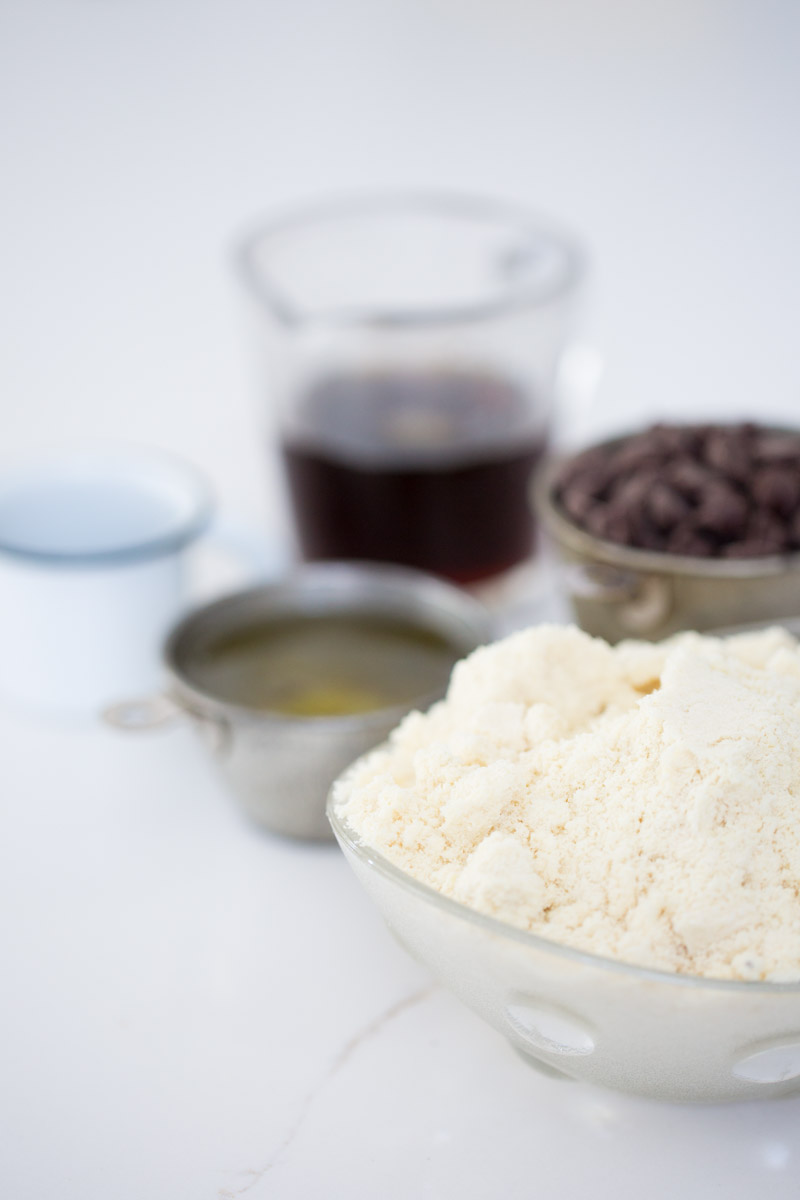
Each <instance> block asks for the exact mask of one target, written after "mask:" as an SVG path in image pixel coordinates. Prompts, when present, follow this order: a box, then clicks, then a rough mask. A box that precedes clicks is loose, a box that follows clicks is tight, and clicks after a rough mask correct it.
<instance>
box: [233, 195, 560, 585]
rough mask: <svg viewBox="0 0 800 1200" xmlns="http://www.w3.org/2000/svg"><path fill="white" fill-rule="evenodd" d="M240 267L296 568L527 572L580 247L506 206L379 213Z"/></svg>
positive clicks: (283, 240)
mask: <svg viewBox="0 0 800 1200" xmlns="http://www.w3.org/2000/svg"><path fill="white" fill-rule="evenodd" d="M240 265H241V268H242V271H243V275H244V278H245V281H246V283H247V285H248V287H249V290H250V292H251V294H252V295H253V297H254V298H255V300H256V302H257V313H258V317H259V335H260V340H261V343H262V349H263V362H264V378H265V391H266V394H267V402H268V408H269V411H270V415H271V418H272V436H271V442H272V445H273V446H277V448H278V451H279V454H280V457H281V459H282V463H283V472H284V477H285V480H286V483H287V487H288V494H289V499H290V507H291V512H292V516H293V520H294V525H295V533H296V539H297V543H298V548H299V551H300V554H301V555H302V557H304V558H305V559H309V560H318V559H336V558H338V559H371V560H378V561H388V562H395V563H400V564H403V565H406V566H412V567H417V568H420V569H422V570H426V571H429V572H433V573H435V574H438V575H440V576H444V577H446V578H448V579H450V580H452V581H455V582H457V583H460V584H474V583H479V582H482V581H485V580H491V579H495V578H497V577H499V576H501V575H503V574H504V573H505V572H506V571H508V570H509V569H510V568H512V567H515V566H517V565H518V564H519V563H521V562H523V561H525V560H526V559H527V558H528V557H529V556H530V555H531V553H532V551H533V549H534V541H535V529H534V517H533V513H532V508H531V504H530V495H529V493H530V483H531V477H532V474H533V472H534V470H535V467H536V465H537V463H538V462H539V460H540V458H541V456H542V453H543V450H544V447H545V445H546V442H547V438H548V432H549V427H550V422H551V417H552V413H553V406H554V393H555V382H556V377H557V373H558V369H559V364H560V361H561V357H562V353H563V351H564V349H565V347H566V345H567V342H568V339H569V336H570V332H571V326H572V318H573V316H574V312H575V301H576V298H577V296H578V292H579V285H580V282H581V280H582V277H583V263H582V256H581V253H580V251H579V250H578V249H577V247H576V246H575V245H574V244H573V242H572V241H571V239H569V238H567V237H564V236H562V235H560V234H558V233H556V232H554V231H553V230H551V229H550V228H549V227H547V226H545V225H543V224H542V223H541V222H539V221H537V220H536V219H534V218H532V217H531V216H530V214H529V213H527V212H525V211H524V210H521V209H518V208H516V207H514V206H513V205H510V204H503V203H497V202H492V201H487V200H481V199H474V198H469V197H465V196H460V195H451V194H439V193H432V194H430V193H419V194H417V193H412V194H396V195H389V196H377V197H376V196H369V197H366V198H360V199H355V200H340V201H338V202H331V203H329V204H326V205H320V206H318V207H309V208H307V209H305V210H302V211H297V212H295V213H294V214H291V215H289V216H287V217H285V218H283V219H276V220H274V221H272V222H271V223H268V224H266V225H264V226H263V227H262V228H261V229H259V230H257V231H256V232H255V233H253V234H252V235H251V236H250V237H249V238H247V239H246V240H245V241H244V243H243V245H242V247H241V250H240Z"/></svg>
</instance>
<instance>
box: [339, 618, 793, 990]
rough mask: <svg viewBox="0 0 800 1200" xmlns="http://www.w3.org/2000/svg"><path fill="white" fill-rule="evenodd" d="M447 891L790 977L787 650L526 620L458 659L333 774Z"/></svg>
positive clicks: (348, 799) (754, 637)
mask: <svg viewBox="0 0 800 1200" xmlns="http://www.w3.org/2000/svg"><path fill="white" fill-rule="evenodd" d="M334 795H335V800H334V803H335V805H336V808H337V811H338V812H339V813H340V814H341V815H342V816H344V817H345V818H346V819H347V821H348V823H349V824H350V826H351V827H352V828H353V829H354V830H355V831H356V832H357V834H358V835H359V836H360V837H361V838H362V839H363V840H364V841H365V842H367V843H368V844H370V845H371V846H373V847H375V849H377V850H379V851H380V852H381V853H382V854H383V855H384V856H385V857H386V858H388V859H390V860H391V861H392V862H393V863H395V864H396V865H397V866H398V867H400V868H401V869H402V870H404V871H407V872H408V873H409V874H411V875H413V876H414V877H416V878H417V879H419V880H421V881H422V882H423V883H426V884H428V885H429V886H430V887H432V888H435V889H437V890H438V891H440V892H442V893H444V894H445V895H447V896H451V897H453V898H454V899H456V900H458V901H461V902H462V903H464V904H466V905H469V906H470V907H472V908H474V909H477V910H478V911H480V912H483V913H489V914H491V915H492V916H494V917H497V918H498V919H500V920H501V921H505V922H508V923H510V924H512V925H515V926H519V927H521V928H523V929H528V930H532V931H534V932H536V933H538V934H541V935H542V936H544V937H547V938H550V939H552V940H554V941H557V942H561V943H564V944H566V945H570V946H574V947H577V948H579V949H583V950H588V951H592V952H594V953H596V954H601V955H605V956H609V957H613V958H618V959H622V960H625V961H627V962H632V963H638V964H641V965H644V966H652V967H658V968H661V969H664V970H669V971H676V972H685V973H690V974H696V975H708V976H715V977H720V978H738V979H772V980H790V979H792V980H794V979H800V649H798V645H797V642H796V641H795V639H794V638H792V637H791V636H790V635H789V634H788V633H786V632H785V631H783V630H779V629H770V630H767V631H765V632H760V633H757V634H748V635H739V636H736V637H731V638H727V639H717V638H711V637H703V636H700V635H698V634H691V633H689V634H681V635H679V636H677V637H675V638H672V639H670V640H669V641H667V642H663V643H660V644H657V645H652V644H650V643H644V642H627V643H622V644H621V645H619V646H617V647H616V648H612V647H610V646H608V645H607V644H606V643H605V642H603V641H601V640H600V639H597V638H591V637H589V636H588V635H586V634H584V633H581V632H580V631H579V630H577V629H575V628H570V627H563V626H540V627H537V628H533V629H529V630H525V631H524V632H521V633H517V634H514V635H512V636H511V637H508V638H506V639H504V640H503V641H501V642H497V643H495V644H493V645H490V646H485V647H483V648H481V649H479V650H477V651H476V652H475V653H473V654H472V655H471V656H470V657H469V658H467V659H465V660H463V661H462V662H461V663H459V664H458V665H457V666H456V668H455V671H454V673H453V676H452V680H451V684H450V688H449V691H448V694H447V697H446V699H444V700H443V701H441V702H440V703H439V704H437V705H435V706H434V707H433V708H432V709H431V710H430V711H429V712H428V713H426V714H420V713H412V714H411V715H410V716H409V717H407V718H406V719H405V720H404V721H403V723H402V724H401V725H400V726H399V727H398V729H397V730H395V732H394V734H393V736H392V738H391V739H390V741H389V743H388V744H387V745H386V746H384V747H382V748H380V749H379V750H377V751H374V752H373V753H372V754H371V755H369V756H367V757H366V758H365V759H363V760H361V762H360V763H358V764H356V766H355V768H353V769H352V770H351V771H350V772H349V773H348V774H347V775H346V776H345V777H344V778H343V779H342V780H340V781H339V783H338V784H337V787H336V791H335V794H334Z"/></svg>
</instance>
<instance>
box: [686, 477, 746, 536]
mask: <svg viewBox="0 0 800 1200" xmlns="http://www.w3.org/2000/svg"><path fill="white" fill-rule="evenodd" d="M748 513H749V506H748V504H747V501H746V500H745V498H744V496H742V495H741V494H740V493H739V492H737V491H736V490H735V489H734V488H733V487H731V486H730V485H729V484H727V483H723V482H722V481H721V480H715V481H713V482H712V483H709V484H708V485H707V486H706V488H705V490H704V491H703V493H702V496H701V498H700V504H699V505H698V508H697V513H696V514H695V516H696V520H697V527H698V529H702V530H704V531H706V532H708V533H714V534H717V535H718V536H719V537H724V538H734V539H735V538H738V537H740V536H741V535H742V534H743V533H744V530H745V527H746V525H747V518H748Z"/></svg>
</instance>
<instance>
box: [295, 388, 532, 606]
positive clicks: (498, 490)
mask: <svg viewBox="0 0 800 1200" xmlns="http://www.w3.org/2000/svg"><path fill="white" fill-rule="evenodd" d="M530 413H531V404H530V401H529V400H528V398H527V397H526V396H525V395H524V393H523V392H522V390H521V389H520V388H519V387H517V386H516V385H515V384H513V383H512V382H510V381H508V380H505V379H503V378H502V377H500V376H494V375H490V374H488V373H486V374H480V373H472V372H466V371H464V372H460V371H449V370H448V371H440V372H433V371H431V372H425V373H423V372H393V373H392V372H385V373H384V372H382V373H380V374H378V373H374V374H369V373H365V374H360V375H359V374H355V373H353V374H351V375H348V374H342V375H335V376H330V377H328V378H326V379H323V380H322V381H321V382H320V383H318V384H317V385H316V386H315V387H313V388H312V389H311V390H310V391H309V392H308V393H307V395H306V396H305V397H303V399H302V401H301V403H300V405H299V406H298V419H297V425H296V428H295V429H294V430H293V431H292V432H291V433H290V434H287V435H286V437H285V438H284V442H283V454H284V459H285V464H286V471H287V475H288V481H289V489H290V493H291V497H292V502H293V507H294V511H295V517H296V521H297V526H298V533H299V539H300V548H301V551H302V553H303V555H304V557H306V558H308V559H332V558H345V559H347V558H349V559H372V560H378V561H386V562H395V563H402V564H404V565H406V566H412V567H418V568H420V569H422V570H426V571H432V572H434V573H436V574H438V575H443V576H446V577H447V578H449V579H452V580H454V581H455V582H457V583H473V582H477V581H478V580H481V579H487V578H490V577H491V576H494V575H499V574H501V573H502V572H503V571H506V570H508V569H509V568H510V567H513V566H515V565H516V564H517V563H520V562H522V561H523V560H524V559H525V558H527V557H528V555H529V554H530V553H531V551H532V550H533V543H534V519H533V513H532V508H531V499H530V482H531V477H532V474H533V470H534V468H535V466H536V464H537V462H538V460H539V458H540V457H541V454H542V451H543V435H542V432H541V430H540V429H539V428H536V429H533V430H532V429H531V417H530Z"/></svg>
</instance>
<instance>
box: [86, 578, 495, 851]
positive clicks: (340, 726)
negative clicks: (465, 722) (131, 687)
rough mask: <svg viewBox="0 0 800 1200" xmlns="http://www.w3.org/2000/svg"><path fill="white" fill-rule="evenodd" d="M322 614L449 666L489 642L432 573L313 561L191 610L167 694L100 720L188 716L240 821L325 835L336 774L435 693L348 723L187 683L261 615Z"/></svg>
mask: <svg viewBox="0 0 800 1200" xmlns="http://www.w3.org/2000/svg"><path fill="white" fill-rule="evenodd" d="M330 613H348V614H353V615H359V616H368V615H372V616H374V615H380V616H384V617H395V618H398V619H400V620H402V621H406V622H409V623H413V624H415V625H417V626H418V627H420V628H422V629H427V630H431V631H432V632H435V633H437V634H439V635H440V636H443V637H444V638H445V639H446V640H447V641H448V642H451V643H452V645H453V659H454V661H455V660H456V659H457V658H460V657H462V656H463V655H464V654H467V653H469V652H470V651H471V650H474V649H475V648H476V647H477V646H479V645H481V644H482V643H483V642H485V641H487V640H488V639H489V636H490V628H489V618H488V614H487V612H486V610H485V609H483V608H482V606H481V605H479V604H478V603H477V602H476V601H474V600H472V599H471V598H470V597H468V596H466V595H465V594H464V593H463V592H461V591H459V590H458V589H457V588H455V587H451V586H450V585H449V584H446V583H442V582H440V581H439V580H437V579H434V578H432V577H431V576H428V575H425V574H423V573H421V572H417V571H412V570H408V569H406V568H402V567H389V566H382V565H381V566H372V565H367V564H355V563H320V564H315V565H312V566H307V567H302V568H300V569H298V570H297V571H296V572H295V573H294V574H292V575H291V576H289V577H288V578H287V579H285V580H284V581H282V582H280V583H274V584H269V585H266V586H263V587H258V588H253V589H251V590H249V591H245V592H237V593H234V594H233V595H229V596H225V597H223V598H222V599H221V600H217V601H215V602H214V603H212V604H208V605H206V606H204V607H203V608H200V609H198V610H196V611H195V612H192V613H190V614H189V615H188V616H187V617H185V618H184V619H183V620H181V621H180V622H179V623H178V624H177V625H176V626H175V628H174V629H173V630H172V632H171V633H170V634H169V636H168V638H167V641H166V644H165V647H164V653H163V658H164V665H165V667H166V671H167V676H168V685H167V687H166V689H165V691H164V692H163V693H162V694H161V695H159V696H156V697H152V698H149V699H147V700H141V701H130V702H127V703H124V704H118V705H114V706H112V707H111V708H110V709H107V710H106V713H105V714H104V715H105V719H106V720H107V721H108V722H109V723H111V724H112V725H114V726H115V727H117V728H122V729H126V730H143V729H150V728H154V727H155V726H157V725H162V724H164V723H166V722H168V721H171V720H174V719H175V718H176V717H180V716H188V717H189V719H190V720H191V723H192V725H193V726H194V728H195V730H196V731H197V733H198V734H199V736H200V738H201V739H202V741H203V743H204V744H205V746H206V748H207V750H208V751H209V753H210V754H211V757H212V759H213V761H214V762H215V764H216V766H217V768H218V769H219V770H220V771H221V773H222V775H223V777H224V778H225V780H226V781H227V783H228V784H229V785H230V788H231V790H232V791H233V792H234V794H235V795H236V797H237V798H238V800H239V802H240V804H241V807H242V808H243V810H244V812H245V813H246V814H247V815H248V816H249V817H251V818H252V819H253V820H254V821H256V822H257V823H258V824H260V825H262V826H265V827H266V828H267V829H269V830H271V831H272V832H274V833H280V834H286V835H288V836H291V837H300V838H314V839H330V838H331V836H332V835H331V829H330V825H329V824H328V821H327V820H326V817H325V798H326V795H327V792H328V788H329V787H330V785H331V783H332V781H333V780H334V778H335V777H336V776H337V775H338V774H340V772H341V771H342V770H343V769H344V768H345V767H346V766H347V765H348V764H349V763H350V762H351V761H352V760H353V759H355V758H357V757H359V755H361V754H363V753H365V751H367V750H369V749H370V748H371V747H373V746H375V745H377V744H378V743H379V742H382V741H383V740H384V739H385V738H386V737H387V736H388V734H389V732H390V731H391V730H392V729H393V728H394V727H395V725H397V724H398V722H399V721H400V720H401V719H402V717H403V716H404V715H405V714H406V713H407V712H409V711H411V710H412V709H415V708H426V707H428V705H430V704H431V703H433V701H435V700H437V699H439V697H440V696H441V695H442V694H443V693H444V686H443V687H442V689H440V690H439V691H437V692H432V693H431V692H429V693H427V694H420V695H419V696H415V697H413V698H412V699H411V700H409V702H408V703H407V704H403V705H394V706H392V707H386V708H380V709H375V710H373V711H370V712H366V713H363V714H358V715H355V716H336V717H327V716H326V717H306V716H302V717H296V716H286V715H283V714H281V713H273V712H267V711H264V710H263V709H255V708H248V707H245V706H242V705H238V704H234V703H231V702H230V701H229V700H227V699H223V698H220V697H219V696H216V695H214V694H213V693H212V692H210V691H206V690H204V689H202V688H200V687H199V686H198V685H197V682H196V681H195V679H194V678H193V675H192V662H193V660H194V661H196V656H197V654H198V653H199V652H202V649H203V648H204V647H205V646H207V645H208V643H209V639H211V638H214V637H218V636H219V634H220V633H226V634H227V633H233V632H235V631H237V630H241V629H245V628H247V627H248V626H249V627H252V625H253V622H254V619H263V618H264V617H274V618H286V617H291V616H313V615H323V614H330Z"/></svg>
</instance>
